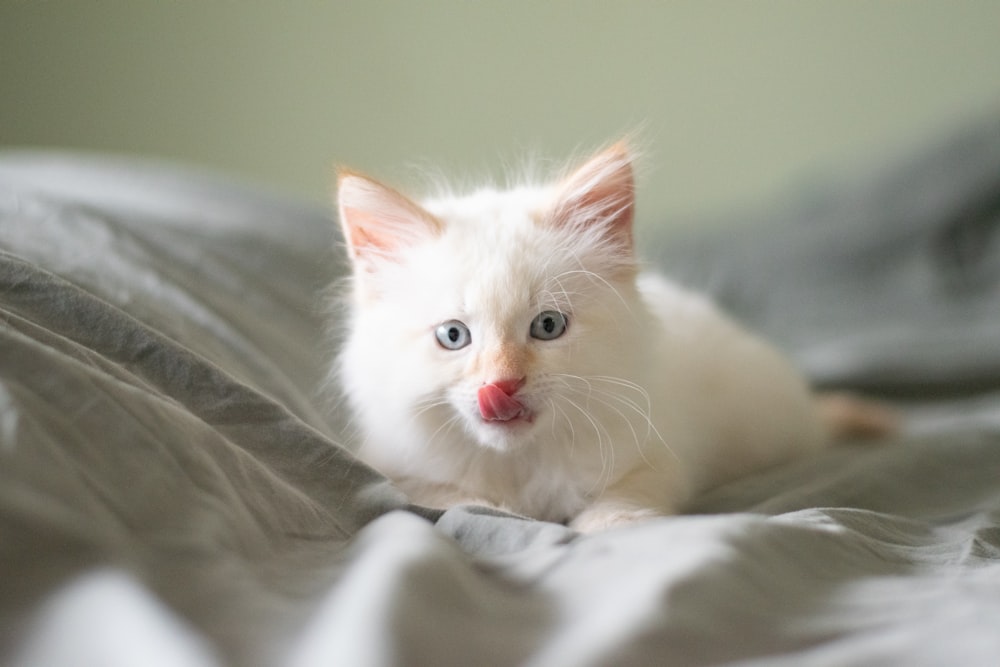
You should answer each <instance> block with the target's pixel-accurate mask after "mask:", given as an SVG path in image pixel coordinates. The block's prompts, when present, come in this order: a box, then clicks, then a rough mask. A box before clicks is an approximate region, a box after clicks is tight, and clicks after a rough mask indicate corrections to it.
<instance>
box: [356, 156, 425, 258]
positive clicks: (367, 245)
mask: <svg viewBox="0 0 1000 667" xmlns="http://www.w3.org/2000/svg"><path fill="white" fill-rule="evenodd" d="M337 201H338V205H339V209H340V211H339V212H340V224H341V226H342V227H343V230H344V237H345V239H346V240H347V242H348V245H349V246H350V249H351V256H352V257H354V258H356V259H357V258H369V257H370V256H377V257H380V258H385V259H392V253H393V251H394V250H396V249H397V248H399V247H402V246H406V245H412V244H413V243H416V242H417V241H418V240H420V239H422V238H427V237H429V236H431V235H434V234H436V233H438V232H440V231H441V223H440V221H438V220H437V218H435V217H434V216H433V215H431V214H430V213H428V212H427V211H426V210H424V209H423V208H422V207H420V206H419V205H418V204H415V203H414V202H412V201H410V200H409V199H408V198H406V197H405V196H403V195H402V194H400V193H399V192H397V191H395V190H393V189H392V188H390V187H388V186H385V185H382V184H381V183H379V182H377V181H375V180H373V179H370V178H367V177H365V176H360V175H358V174H354V173H351V172H343V173H341V174H340V177H339V179H338V185H337Z"/></svg>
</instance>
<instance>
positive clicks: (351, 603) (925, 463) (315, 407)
mask: <svg viewBox="0 0 1000 667" xmlns="http://www.w3.org/2000/svg"><path fill="white" fill-rule="evenodd" d="M748 215H750V216H751V217H754V218H760V220H757V221H755V222H752V223H751V224H750V226H749V227H748V231H746V232H743V231H738V232H728V233H727V234H725V235H716V236H715V237H714V238H713V237H710V236H702V237H700V238H697V239H690V240H683V241H681V240H678V239H676V238H672V237H665V238H660V237H657V236H656V235H655V234H652V233H650V232H649V231H648V229H647V232H646V236H647V237H650V238H644V239H643V240H644V241H645V242H646V244H647V248H648V249H649V257H650V258H651V261H652V262H653V263H656V264H659V265H661V266H663V267H664V268H666V269H668V270H670V271H672V272H673V273H675V274H676V275H679V276H680V277H682V278H683V279H685V280H687V281H689V282H694V283H695V284H697V285H699V286H701V287H703V288H705V289H707V290H709V291H712V292H714V293H715V294H717V296H718V297H719V299H720V301H722V303H724V304H725V305H726V306H727V307H728V308H730V309H731V310H732V311H733V312H734V313H736V314H737V315H738V316H740V317H742V318H744V319H746V320H747V321H749V322H751V323H752V324H753V325H754V326H756V327H757V328H759V329H761V330H763V331H764V332H765V333H767V334H768V335H769V336H771V337H772V338H774V339H775V340H776V341H778V342H779V343H780V344H782V345H784V346H786V347H787V349H788V350H789V352H790V353H792V354H793V355H795V356H796V358H797V359H799V360H800V362H801V363H802V364H803V366H804V368H806V369H807V370H808V371H809V372H810V373H811V374H812V376H813V377H814V378H815V379H816V381H817V382H818V383H819V384H822V385H828V386H836V387H851V388H854V389H859V390H863V391H868V392H872V393H875V394H877V395H881V396H883V397H887V398H890V399H892V400H894V401H897V402H898V403H899V404H900V405H901V406H902V407H903V409H904V410H905V411H906V414H907V417H908V422H907V429H906V431H905V432H904V433H903V434H901V435H900V437H898V438H897V439H895V440H894V441H893V442H891V443H887V444H884V445H879V446H871V445H861V444H857V445H849V446H844V447H841V448H838V449H835V450H831V451H829V452H827V453H825V454H824V455H822V456H820V457H818V458H816V459H811V460H807V461H801V462H798V463H796V464H793V465H791V466H788V467H784V468H781V469H776V470H772V471H768V472H766V473H764V474H761V475H757V476H754V477H751V478H747V479H744V480H741V481H739V482H737V483H735V484H731V485H729V486H726V487H723V488H720V489H717V490H715V491H713V492H711V493H709V494H707V495H706V496H705V497H704V498H702V499H700V501H699V502H698V505H697V508H696V513H694V514H691V515H688V516H683V517H676V518H667V519H662V520H657V521H652V522H650V523H647V524H640V525H635V526H630V527H628V528H622V529H615V530H611V531H608V532H606V533H600V534H595V535H591V536H586V537H582V536H579V535H576V534H574V533H573V532H572V531H570V530H568V529H566V528H565V527H563V526H558V525H552V524H545V523H540V522H535V521H529V520H524V519H520V518H517V517H511V516H504V515H500V514H497V513H494V512H490V511H487V510H485V509H479V508H474V507H465V508H457V509H453V510H450V511H447V512H444V513H440V512H435V511H431V510H427V509H423V508H419V507H413V506H410V505H409V504H408V503H407V500H406V498H405V497H403V496H402V495H401V494H400V493H398V492H397V491H396V490H394V489H393V487H392V486H391V485H390V484H388V483H387V482H386V481H385V480H384V479H383V478H382V477H380V476H379V475H378V474H377V473H376V472H374V471H372V470H371V469H369V468H368V467H366V466H365V465H363V464H361V463H359V462H358V461H356V460H355V459H354V458H353V457H352V456H351V455H350V453H348V452H347V451H346V450H345V449H342V448H341V444H342V443H343V442H344V439H345V436H344V434H345V433H346V430H345V429H346V428H347V426H346V424H345V421H344V416H343V414H342V412H341V410H340V409H339V408H338V407H337V405H336V402H335V401H333V400H332V399H331V397H330V396H328V395H324V393H323V392H322V391H320V390H319V387H320V385H321V380H322V376H323V374H324V365H325V363H326V361H325V360H326V359H327V358H328V357H329V355H330V353H331V349H332V347H333V344H332V343H330V342H328V341H329V338H328V337H327V336H326V335H324V324H323V320H324V315H323V312H324V308H323V305H322V303H323V302H322V299H321V298H320V296H319V295H320V293H321V291H322V290H323V288H324V286H325V285H327V284H328V283H329V282H330V281H331V279H332V278H333V277H334V276H335V275H337V274H338V272H339V271H340V267H339V263H338V259H337V255H336V253H335V252H334V247H333V242H334V241H333V238H334V236H333V232H332V229H333V225H332V223H331V221H330V220H329V218H328V216H327V214H326V212H325V211H322V210H317V209H315V208H312V207H310V206H306V205H299V204H296V203H294V202H288V201H284V200H281V199H278V198H274V197H269V196H266V195H262V194H260V193H259V192H254V191H253V190H251V189H249V188H247V187H244V186H240V185H235V184H232V183H228V182H225V181H221V180H219V179H218V178H217V177H214V176H210V175H206V174H199V173H196V172H193V171H191V170H182V169H176V168H171V167H164V166H157V165H153V164H149V163H144V162H140V161H134V160H116V159H110V158H102V157H94V156H83V155H71V154H61V155H54V154H39V153H36V154H25V153H9V154H7V155H5V156H3V157H0V657H2V656H5V658H4V660H3V662H4V664H16V665H32V666H35V665H37V666H43V665H45V666H48V665H138V664H141V665H222V664H232V665H296V666H307V665H308V666H313V665H350V666H362V665H396V664H405V665H537V666H545V667H548V666H558V665H700V664H731V665H737V664H738V665H851V664H857V665H875V664H905V665H922V664H925V665H957V664H961V665H995V664H998V663H1000V123H997V122H996V121H994V120H990V121H988V122H985V123H982V124H980V125H979V126H977V127H975V128H972V129H971V130H969V131H967V132H964V133H961V134H959V135H956V136H955V137H952V138H950V139H948V140H947V141H942V142H939V143H938V144H937V145H935V146H932V147H930V148H927V149H925V150H923V151H921V152H919V153H918V154H915V155H913V156H911V157H910V158H909V159H908V160H906V161H901V162H896V163H893V164H891V165H888V166H885V167H884V168H883V169H882V170H880V171H871V172H869V173H868V174H867V176H866V177H865V178H859V177H855V178H851V179H845V180H843V181H841V182H839V183H828V184H825V185H824V186H823V187H822V188H819V189H817V190H816V192H815V193H814V194H813V195H811V196H809V197H805V198H799V199H797V200H795V201H794V202H791V203H787V202H786V203H782V204H780V205H779V204H776V205H774V206H773V207H769V208H768V209H767V210H761V211H757V212H755V213H753V214H748Z"/></svg>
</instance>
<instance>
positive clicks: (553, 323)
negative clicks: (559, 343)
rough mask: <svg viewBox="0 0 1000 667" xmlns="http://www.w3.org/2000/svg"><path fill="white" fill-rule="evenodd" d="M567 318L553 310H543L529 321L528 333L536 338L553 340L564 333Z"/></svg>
mask: <svg viewBox="0 0 1000 667" xmlns="http://www.w3.org/2000/svg"><path fill="white" fill-rule="evenodd" d="M567 326H569V319H568V318H567V317H566V315H564V314H563V313H560V312H558V311H555V310H543V311H542V312H540V313H539V314H538V315H537V316H536V317H535V319H533V320H532V321H531V329H530V331H529V333H530V334H531V337H532V338H537V339H538V340H554V339H556V338H559V336H562V335H563V334H564V333H566V327H567Z"/></svg>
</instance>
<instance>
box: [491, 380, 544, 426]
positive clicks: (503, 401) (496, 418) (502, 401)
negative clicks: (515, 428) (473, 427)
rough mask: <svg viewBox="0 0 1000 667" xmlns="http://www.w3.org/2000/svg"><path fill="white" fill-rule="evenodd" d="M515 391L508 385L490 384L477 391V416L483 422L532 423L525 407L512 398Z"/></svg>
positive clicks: (530, 415) (531, 416)
mask: <svg viewBox="0 0 1000 667" xmlns="http://www.w3.org/2000/svg"><path fill="white" fill-rule="evenodd" d="M516 391H517V388H516V387H515V386H511V385H510V384H509V383H500V382H497V383H491V384H487V385H483V386H482V387H480V389H479V393H478V399H479V415H480V416H481V417H482V419H483V421H484V422H488V423H496V424H508V423H517V422H528V423H530V422H531V421H533V419H534V416H533V415H532V413H531V411H530V410H528V408H526V407H525V405H524V404H523V403H522V402H521V401H520V400H518V399H517V398H515V397H514V395H513V394H514V393H515V392H516Z"/></svg>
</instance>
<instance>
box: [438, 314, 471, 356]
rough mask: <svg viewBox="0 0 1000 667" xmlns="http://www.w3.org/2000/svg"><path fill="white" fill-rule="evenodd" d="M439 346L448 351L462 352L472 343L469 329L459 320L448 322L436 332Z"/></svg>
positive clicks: (440, 325)
mask: <svg viewBox="0 0 1000 667" xmlns="http://www.w3.org/2000/svg"><path fill="white" fill-rule="evenodd" d="M434 336H435V337H436V338H437V341H438V344H439V345H441V347H443V348H444V349H446V350H460V349H462V348H463V347H465V346H466V345H468V344H469V343H471V342H472V334H471V333H469V327H467V326H465V325H464V324H462V323H461V322H459V321H458V320H448V321H447V322H444V323H442V324H439V325H438V328H437V329H435V330H434Z"/></svg>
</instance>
